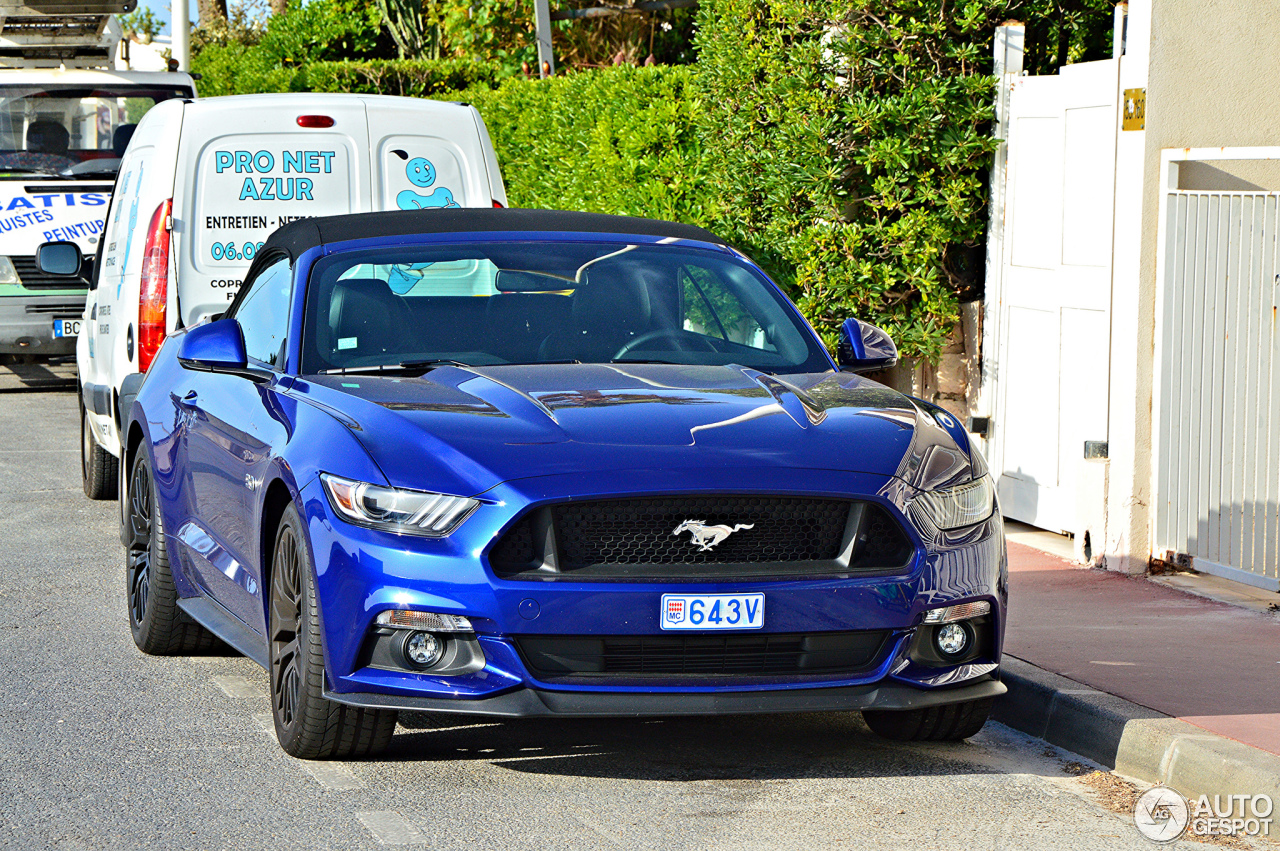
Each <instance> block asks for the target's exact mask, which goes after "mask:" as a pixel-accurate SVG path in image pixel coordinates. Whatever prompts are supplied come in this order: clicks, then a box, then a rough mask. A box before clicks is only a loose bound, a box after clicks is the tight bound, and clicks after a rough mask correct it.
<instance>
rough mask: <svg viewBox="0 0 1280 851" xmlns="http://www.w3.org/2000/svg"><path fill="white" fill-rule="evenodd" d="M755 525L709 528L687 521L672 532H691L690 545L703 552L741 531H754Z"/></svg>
mask: <svg viewBox="0 0 1280 851" xmlns="http://www.w3.org/2000/svg"><path fill="white" fill-rule="evenodd" d="M755 527H756V524H754V523H739V524H738V525H736V526H708V525H707V524H706V523H703V522H702V521H701V520H686V521H684V522H683V523H681V524H680V525H679V526H677V527H676V530H675V531H674V532H672V533H671V534H673V535H679V534H680V533H681V532H689V533H690V534H692V535H693V538H692V540H690V541H689V543H691V544H694V545H695V546H697V547H698V548H699V549H700V550H702V551H703V552H706V551H707V550H709V549H711V548H712V547H714V546H715V545H716V544H720V543H723V542H724V539H725V538H727V537H729V536H730V535H732V534H733V533H734V532H737V531H739V530H740V529H754V528H755Z"/></svg>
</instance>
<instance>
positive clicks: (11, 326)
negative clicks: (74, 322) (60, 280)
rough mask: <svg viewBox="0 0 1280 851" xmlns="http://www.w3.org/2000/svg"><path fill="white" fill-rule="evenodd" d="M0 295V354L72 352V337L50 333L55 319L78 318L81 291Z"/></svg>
mask: <svg viewBox="0 0 1280 851" xmlns="http://www.w3.org/2000/svg"><path fill="white" fill-rule="evenodd" d="M18 292H19V293H20V294H16V295H10V294H4V295H0V354H6V355H14V354H29V355H37V356H40V357H61V356H63V355H74V354H75V352H76V338H75V337H55V336H53V321H54V319H79V318H80V316H81V314H82V313H84V298H85V297H84V294H83V293H78V294H77V293H72V294H61V295H31V294H29V293H27V292H26V291H24V290H19V291H18Z"/></svg>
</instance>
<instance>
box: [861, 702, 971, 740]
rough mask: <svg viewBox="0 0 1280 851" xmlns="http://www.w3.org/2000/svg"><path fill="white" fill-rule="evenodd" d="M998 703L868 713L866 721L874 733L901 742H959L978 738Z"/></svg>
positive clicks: (865, 714) (962, 704)
mask: <svg viewBox="0 0 1280 851" xmlns="http://www.w3.org/2000/svg"><path fill="white" fill-rule="evenodd" d="M994 704H995V699H994V698H990V697H985V698H982V699H981V700H967V701H965V702H964V703H951V704H948V705H946V706H930V707H928V708H926V709H906V710H890V709H878V710H870V709H869V710H867V711H865V712H863V713H862V720H863V721H866V722H867V726H868V727H870V728H871V732H873V733H875V734H876V735H877V736H883V737H884V738H886V739H896V740H898V741H900V742H958V741H960V740H961V739H967V738H969V737H970V736H974V735H977V733H978V731H979V730H981V729H982V726H983V725H984V724H986V723H987V716H988V715H990V714H991V707H992V706H993V705H994Z"/></svg>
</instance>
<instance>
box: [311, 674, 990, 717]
mask: <svg viewBox="0 0 1280 851" xmlns="http://www.w3.org/2000/svg"><path fill="white" fill-rule="evenodd" d="M1006 691H1008V689H1007V688H1006V687H1005V685H1004V683H1002V682H1000V681H999V680H998V679H996V678H995V677H994V676H993V675H987V676H986V677H984V678H982V679H980V680H979V681H977V682H973V683H969V684H967V685H963V686H955V687H952V688H940V689H934V690H931V691H926V690H923V689H919V688H914V687H912V686H908V685H900V684H897V683H875V684H872V685H864V686H846V687H843V688H821V689H805V690H803V691H750V692H733V691H722V692H712V693H705V694H704V693H688V692H684V693H676V694H652V693H634V692H633V693H625V694H617V693H613V694H609V693H600V692H563V691H548V690H545V689H537V688H522V689H518V690H516V691H509V692H505V693H503V694H498V695H494V696H492V697H483V698H478V699H476V700H455V699H451V698H441V697H396V696H394V695H385V694H371V693H368V692H356V693H352V694H338V693H335V692H329V691H326V692H325V693H324V696H325V697H326V698H328V699H329V700H332V701H335V702H337V703H345V704H347V705H348V706H360V707H365V708H368V709H400V710H409V711H415V712H443V713H453V714H462V715H497V716H504V717H517V716H549V715H553V716H559V717H562V718H592V717H627V716H636V717H641V716H663V715H749V714H758V713H769V712H845V711H850V710H858V711H861V710H863V709H890V710H904V709H924V708H926V707H929V706H943V705H946V704H950V703H960V702H962V701H968V700H980V699H982V698H986V697H998V696H1000V695H1002V694H1004V693H1005V692H1006Z"/></svg>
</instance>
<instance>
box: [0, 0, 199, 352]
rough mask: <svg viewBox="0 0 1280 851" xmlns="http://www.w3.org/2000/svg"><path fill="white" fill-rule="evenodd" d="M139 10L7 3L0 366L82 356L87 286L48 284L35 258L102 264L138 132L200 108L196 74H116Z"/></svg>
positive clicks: (1, 114) (129, 5) (1, 16)
mask: <svg viewBox="0 0 1280 851" xmlns="http://www.w3.org/2000/svg"><path fill="white" fill-rule="evenodd" d="M135 3H136V0H117V2H101V0H92V1H91V2H80V0H43V1H42V2H27V3H18V2H13V0H0V358H2V357H13V356H18V357H22V358H25V359H29V360H31V359H34V360H47V359H49V358H51V357H59V356H70V355H73V354H74V353H75V346H76V336H77V335H78V334H79V332H80V329H81V325H82V319H81V315H82V313H83V312H84V304H85V292H86V289H87V286H88V284H87V280H86V279H87V275H85V276H83V277H79V276H78V277H76V278H73V279H68V278H66V277H57V276H52V275H47V274H44V273H42V272H40V270H39V269H38V268H37V267H36V263H35V256H34V255H35V253H36V248H37V247H38V246H39V245H40V244H41V243H45V242H51V241H70V242H74V243H75V244H76V245H78V246H79V247H80V249H81V251H82V252H83V254H84V255H85V257H86V258H88V259H89V260H90V261H91V259H92V257H93V256H94V253H95V252H96V251H97V248H98V241H99V239H100V238H101V234H102V229H103V226H104V222H105V220H106V211H107V206H108V204H109V202H110V198H111V191H112V186H113V185H114V183H115V178H116V172H117V171H118V169H119V167H120V158H121V156H122V154H123V152H124V149H125V147H126V146H127V145H128V143H129V137H130V135H131V134H132V131H133V128H134V127H135V126H136V125H137V123H138V121H139V120H140V119H141V118H142V116H143V115H144V114H146V112H147V111H148V110H149V109H151V107H153V106H155V105H156V104H157V103H160V102H162V101H166V100H172V99H190V98H194V97H195V94H196V92H195V83H194V82H193V80H192V78H191V76H190V75H188V74H181V73H159V72H150V73H135V72H127V71H114V70H111V65H112V60H113V57H114V55H115V51H116V43H117V42H118V41H119V39H120V28H119V25H118V24H117V23H116V22H115V19H114V14H116V13H120V12H128V11H130V10H132V9H133V7H134V5H135ZM85 265H86V270H85V271H86V272H87V271H89V268H90V265H91V263H86V264H85Z"/></svg>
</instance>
